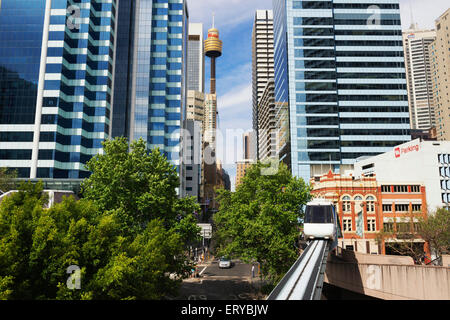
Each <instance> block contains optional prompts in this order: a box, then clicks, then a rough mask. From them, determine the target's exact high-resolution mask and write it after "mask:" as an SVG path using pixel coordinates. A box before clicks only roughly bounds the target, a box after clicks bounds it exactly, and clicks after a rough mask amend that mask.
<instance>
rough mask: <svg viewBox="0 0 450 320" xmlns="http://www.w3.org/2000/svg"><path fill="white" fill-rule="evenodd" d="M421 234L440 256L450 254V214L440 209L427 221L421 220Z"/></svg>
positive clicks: (429, 215) (430, 215) (419, 229)
mask: <svg viewBox="0 0 450 320" xmlns="http://www.w3.org/2000/svg"><path fill="white" fill-rule="evenodd" d="M418 232H419V234H420V235H421V236H422V238H423V239H424V240H425V241H427V242H428V243H429V244H430V246H431V247H432V248H433V249H434V250H435V251H436V253H437V254H438V256H442V255H443V254H448V253H450V212H449V211H448V210H447V209H444V208H439V209H437V210H436V211H435V212H433V213H432V214H428V216H427V218H426V219H420V220H419V228H418Z"/></svg>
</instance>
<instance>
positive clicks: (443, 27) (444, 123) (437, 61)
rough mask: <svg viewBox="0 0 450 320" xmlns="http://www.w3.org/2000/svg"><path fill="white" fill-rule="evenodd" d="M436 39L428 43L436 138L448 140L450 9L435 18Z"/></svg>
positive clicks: (449, 132) (449, 118)
mask: <svg viewBox="0 0 450 320" xmlns="http://www.w3.org/2000/svg"><path fill="white" fill-rule="evenodd" d="M435 23H436V40H435V41H434V42H432V43H430V45H429V48H430V59H431V75H432V81H433V93H434V94H433V96H434V105H435V115H436V131H437V138H438V140H450V96H449V95H450V89H449V82H450V76H449V75H450V55H449V52H450V33H449V29H450V9H448V10H447V11H445V12H444V13H443V14H442V15H441V16H440V17H439V18H438V19H437V20H436V22H435Z"/></svg>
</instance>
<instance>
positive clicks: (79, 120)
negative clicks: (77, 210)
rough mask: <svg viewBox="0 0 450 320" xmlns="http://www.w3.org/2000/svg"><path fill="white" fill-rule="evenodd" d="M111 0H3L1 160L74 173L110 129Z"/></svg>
mask: <svg viewBox="0 0 450 320" xmlns="http://www.w3.org/2000/svg"><path fill="white" fill-rule="evenodd" d="M115 16H116V0H81V1H71V0H33V1H28V0H2V1H1V7H0V64H1V65H0V90H1V92H0V166H1V167H10V168H14V169H17V170H18V173H19V177H23V178H50V179H59V178H61V179H68V178H69V179H80V178H84V177H86V176H88V174H89V172H87V171H86V170H85V168H84V164H85V163H86V162H87V161H88V160H89V159H90V158H91V157H92V156H94V155H96V154H98V153H101V152H102V146H101V142H102V141H104V140H105V139H107V138H108V137H109V136H110V125H111V123H110V118H111V117H110V114H111V103H112V88H113V74H114V71H113V68H114V63H113V61H114V50H115Z"/></svg>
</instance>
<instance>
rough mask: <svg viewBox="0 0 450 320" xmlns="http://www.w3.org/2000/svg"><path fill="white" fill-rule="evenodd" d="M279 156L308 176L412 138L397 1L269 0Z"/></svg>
mask: <svg viewBox="0 0 450 320" xmlns="http://www.w3.org/2000/svg"><path fill="white" fill-rule="evenodd" d="M273 9H274V45H275V53H274V61H275V66H274V67H275V104H276V109H277V110H278V112H277V114H284V113H283V112H282V111H283V110H287V111H288V117H286V118H285V119H286V121H287V123H286V124H282V123H281V124H278V126H279V130H284V129H285V128H286V127H288V130H289V136H288V137H287V138H286V137H284V138H283V139H281V142H283V143H281V144H280V145H279V148H278V151H279V156H280V159H281V160H283V161H285V162H287V163H288V164H289V165H290V167H291V169H292V173H293V174H294V175H295V176H298V177H302V178H304V179H305V180H306V181H309V179H310V177H311V176H314V175H316V174H321V173H324V172H326V171H328V170H330V169H331V170H333V171H335V172H339V171H341V170H345V169H346V168H351V166H352V164H354V162H355V161H356V159H357V158H359V157H362V156H370V155H376V154H379V153H383V152H387V151H390V150H392V148H393V147H394V146H396V145H399V144H401V143H403V142H406V141H409V140H410V139H411V137H410V125H409V111H408V99H407V91H406V76H405V68H404V57H403V48H402V32H401V23H400V9H399V1H398V0H383V1H370V2H369V1H367V2H365V3H361V1H356V0H322V1H318V0H316V1H290V0H273Z"/></svg>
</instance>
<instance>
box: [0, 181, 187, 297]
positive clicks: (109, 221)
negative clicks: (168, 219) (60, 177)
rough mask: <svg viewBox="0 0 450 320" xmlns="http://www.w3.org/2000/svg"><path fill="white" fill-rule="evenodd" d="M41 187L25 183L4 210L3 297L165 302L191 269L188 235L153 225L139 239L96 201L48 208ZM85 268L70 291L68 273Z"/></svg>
mask: <svg viewBox="0 0 450 320" xmlns="http://www.w3.org/2000/svg"><path fill="white" fill-rule="evenodd" d="M46 201H47V199H46V197H45V195H44V194H43V193H42V185H41V184H37V185H32V184H26V185H24V186H23V187H22V190H21V191H20V192H17V193H14V194H13V195H12V196H10V197H7V198H6V199H4V200H3V203H2V205H1V206H0V299H161V298H162V297H164V296H165V295H167V294H176V289H177V288H178V285H179V283H180V280H172V279H171V278H170V277H169V275H170V274H171V273H178V274H180V273H183V272H187V271H188V266H187V265H186V264H185V256H184V248H183V242H182V241H181V236H180V235H179V234H177V233H176V232H174V231H172V230H167V229H166V228H165V227H164V225H163V223H162V222H161V221H160V220H156V219H155V220H152V221H151V222H149V223H148V224H147V226H146V228H145V229H144V230H143V231H142V232H141V233H139V234H138V235H136V236H134V235H131V234H124V233H123V232H122V228H121V227H120V219H118V218H117V216H115V215H114V214H106V215H100V214H98V208H97V207H96V206H95V205H94V203H93V202H92V201H89V200H81V201H76V200H75V199H74V198H73V197H69V198H65V199H64V200H63V201H62V202H61V203H60V204H56V205H55V206H53V207H52V208H50V209H44V208H43V204H44V203H45V202H46ZM71 265H76V266H79V267H80V268H81V281H80V285H81V288H80V289H79V290H77V289H75V290H70V289H69V288H68V287H67V279H68V277H69V276H70V274H68V273H67V268H68V267H69V266H71Z"/></svg>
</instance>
